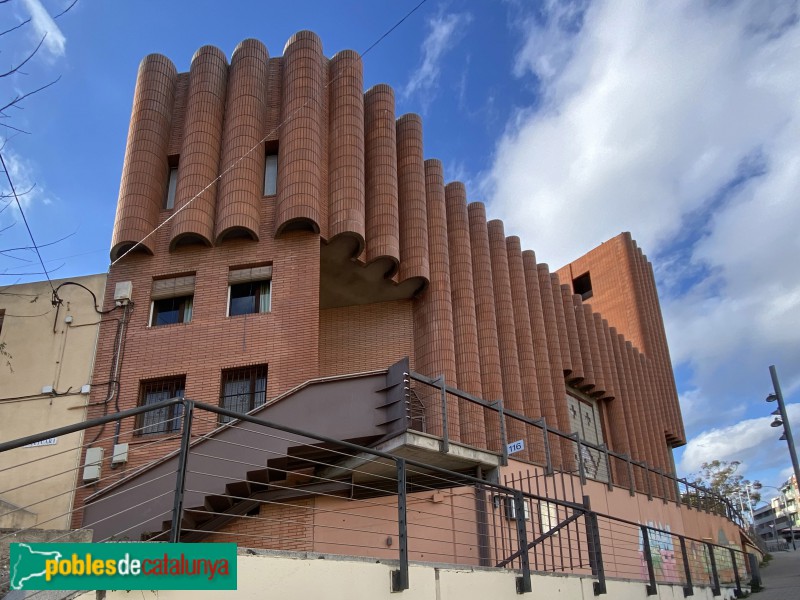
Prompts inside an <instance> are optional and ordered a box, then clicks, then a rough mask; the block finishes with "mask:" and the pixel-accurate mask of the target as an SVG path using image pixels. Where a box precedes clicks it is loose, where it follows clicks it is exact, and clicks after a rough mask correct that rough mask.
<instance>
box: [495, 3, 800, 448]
mask: <svg viewBox="0 0 800 600" xmlns="http://www.w3.org/2000/svg"><path fill="white" fill-rule="evenodd" d="M518 27H522V28H523V30H524V32H525V36H526V37H525V38H524V40H523V44H522V50H521V51H520V53H519V55H518V56H517V61H516V68H515V73H516V74H517V75H518V76H519V77H521V78H523V81H524V80H525V78H530V80H531V82H532V83H533V84H535V85H536V86H538V88H537V89H539V91H540V92H541V94H542V97H541V103H540V105H539V106H537V107H536V108H535V109H533V108H528V107H521V108H520V109H519V110H518V111H517V112H516V114H515V115H514V117H513V118H512V119H511V120H510V122H509V123H508V125H507V129H506V131H505V132H504V134H503V135H502V137H501V139H500V140H499V142H498V145H497V148H496V152H495V157H494V162H493V165H492V168H491V171H490V173H489V175H488V178H487V181H486V183H485V190H486V192H487V194H488V196H489V198H490V204H491V212H492V213H493V215H496V216H498V217H501V218H503V219H505V221H506V223H507V224H508V230H509V234H517V235H520V236H521V237H522V238H523V241H524V243H525V245H526V246H527V247H531V248H534V249H535V250H536V251H537V256H539V257H540V259H541V260H545V261H548V262H550V263H551V264H552V265H553V266H554V267H558V266H561V265H562V264H564V263H566V262H569V261H570V260H573V259H574V258H576V257H577V256H580V255H581V254H583V253H584V252H586V251H588V250H590V249H591V248H593V247H595V246H597V245H598V244H600V243H601V242H603V241H605V240H606V239H608V238H610V237H613V236H614V235H616V234H618V233H619V232H620V231H626V230H628V231H631V232H632V233H633V235H634V237H635V238H636V239H637V240H638V241H639V242H640V245H641V246H642V247H643V248H644V250H645V251H646V252H647V253H648V255H649V256H650V257H651V260H653V261H654V263H655V266H656V271H657V276H658V279H659V284H660V286H661V292H662V308H663V311H664V316H665V320H666V323H667V329H668V337H669V339H670V345H671V350H672V358H673V361H674V362H675V363H676V364H677V363H687V364H688V366H689V368H690V370H691V372H692V373H693V378H692V381H691V382H690V388H691V389H690V391H689V393H684V395H683V400H684V401H688V404H687V405H686V406H685V408H687V409H688V410H687V413H688V416H689V419H688V420H687V424H689V421H691V425H692V426H693V427H694V428H700V427H703V426H704V425H707V424H708V420H707V419H708V418H709V416H710V415H714V414H716V415H717V421H716V422H717V423H718V424H719V425H720V427H721V426H723V425H725V424H728V423H732V422H733V421H735V420H736V419H740V418H742V412H743V408H744V407H745V403H748V402H749V403H752V402H760V401H761V399H762V398H763V396H764V395H765V394H766V393H767V392H768V391H769V389H770V387H771V386H770V381H769V376H768V373H767V366H768V365H769V364H777V365H778V366H779V369H780V370H781V377H782V380H783V382H784V387H785V388H786V389H789V390H795V389H798V387H799V386H800V343H798V332H800V268H798V267H797V259H798V257H799V256H800V236H798V235H797V223H800V202H798V201H797V197H798V190H800V102H799V101H798V97H799V96H798V90H800V70H798V69H797V66H796V65H798V64H800V25H798V14H797V3H796V2H794V1H788V0H787V1H781V0H772V1H765V2H759V3H751V2H746V1H745V0H738V1H737V0H731V1H729V2H695V1H694V0H661V1H654V2H646V3H643V2H632V1H629V2H619V1H611V0H595V1H594V2H592V3H591V4H590V5H588V6H586V4H585V3H583V2H567V3H563V2H555V1H554V0H553V1H552V2H550V3H549V4H548V5H547V6H546V8H545V12H544V16H542V15H537V16H536V17H535V18H528V19H522V20H521V21H520V22H519V23H518ZM693 402H694V405H693V404H692V403H693ZM701 402H702V403H704V404H702V405H701V404H700V403H701ZM731 407H733V408H734V409H735V410H732V409H731ZM767 432H769V427H767ZM689 433H690V434H691V433H692V431H689ZM742 433H743V434H744V435H743V439H745V440H747V439H750V438H749V434H747V432H742ZM701 435H702V434H701ZM716 440H717V438H714V437H708V436H706V437H704V438H703V439H702V441H703V445H702V446H698V445H697V444H695V445H694V446H692V444H690V447H691V448H690V449H692V451H693V452H700V449H701V448H705V449H706V450H708V451H711V450H714V449H715V448H716V447H715V446H714V443H716ZM727 441H729V440H727ZM712 442H713V443H712ZM719 442H720V443H724V442H726V440H719ZM687 451H688V450H687ZM705 458H706V459H708V460H710V459H714V458H723V457H722V456H715V455H712V454H708V455H707V456H706V457H705ZM687 460H690V461H693V462H695V463H696V462H697V460H696V459H694V458H693V455H691V454H690V455H689V458H688V459H687ZM701 462H702V461H701Z"/></svg>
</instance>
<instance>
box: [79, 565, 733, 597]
mask: <svg viewBox="0 0 800 600" xmlns="http://www.w3.org/2000/svg"><path fill="white" fill-rule="evenodd" d="M325 558H326V560H320V559H319V558H318V557H317V556H312V557H292V556H281V555H265V556H239V562H238V589H237V590H236V591H230V592H199V591H157V592H154V591H143V592H135V593H136V597H137V598H138V597H139V594H141V597H142V598H144V599H146V600H149V599H150V598H159V599H162V600H183V599H184V598H186V599H187V600H188V599H192V600H193V599H195V598H237V599H241V600H245V599H251V598H252V599H253V600H256V599H261V598H265V597H275V598H281V599H283V600H295V599H296V600H308V599H312V598H326V599H328V600H375V599H378V598H386V599H387V600H388V599H389V598H402V600H487V599H491V600H516V599H518V598H525V597H527V595H526V596H519V595H518V594H517V593H516V588H515V581H514V580H515V577H516V576H517V574H516V573H515V572H513V571H508V570H505V569H502V570H501V569H497V570H494V569H492V570H489V569H470V568H462V569H453V568H436V567H433V566H428V565H419V564H417V565H411V567H410V569H409V583H410V585H409V589H407V590H405V591H404V592H402V593H401V594H392V593H391V591H390V589H391V588H390V576H391V572H392V570H394V569H396V568H397V567H396V566H394V565H392V564H384V563H380V562H375V561H374V560H358V559H331V557H325ZM532 580H533V581H532V584H533V585H532V587H533V590H534V592H533V593H532V594H530V595H529V596H530V597H535V598H569V599H570V600H573V599H575V598H594V597H595V596H594V593H593V591H592V582H593V580H592V579H590V578H586V577H569V576H560V575H533V576H532ZM607 584H608V594H607V596H605V597H607V598H615V599H617V600H644V598H647V596H646V595H645V585H644V583H641V582H627V581H608V582H607ZM722 593H723V596H721V597H723V598H728V597H732V596H733V594H732V592H731V590H730V589H728V590H726V589H725V588H723V592H722ZM130 597H131V593H130V592H126V591H117V592H108V593H107V594H106V599H107V600H128V599H129V598H130ZM657 597H658V598H668V599H672V598H675V599H680V600H683V597H684V596H683V590H682V588H681V587H680V586H669V585H659V586H658V596H657ZM78 598H79V599H80V600H94V598H95V592H87V593H85V594H83V595H82V596H79V597H78ZM694 598H695V599H697V600H713V596H712V594H711V590H710V588H700V587H695V594H694Z"/></svg>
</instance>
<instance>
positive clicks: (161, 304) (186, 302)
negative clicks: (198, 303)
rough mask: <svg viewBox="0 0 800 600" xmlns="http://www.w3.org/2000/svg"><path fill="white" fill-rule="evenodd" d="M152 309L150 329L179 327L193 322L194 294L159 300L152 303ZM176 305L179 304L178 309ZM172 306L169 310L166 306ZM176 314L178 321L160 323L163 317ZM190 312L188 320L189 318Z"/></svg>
mask: <svg viewBox="0 0 800 600" xmlns="http://www.w3.org/2000/svg"><path fill="white" fill-rule="evenodd" d="M151 303H152V304H151V309H150V327H163V326H164V325H178V324H184V323H191V322H192V315H193V313H194V294H191V295H186V296H172V297H169V298H159V299H157V300H152V301H151ZM175 303H178V305H177V307H176V306H175ZM168 304H169V305H172V307H171V308H167V307H166V305H168ZM171 312H175V313H176V320H174V321H172V320H171V321H167V322H164V321H163V319H162V322H160V323H159V319H160V318H161V317H162V315H165V314H168V313H171ZM187 312H188V317H189V318H188V319H187V318H186V317H187Z"/></svg>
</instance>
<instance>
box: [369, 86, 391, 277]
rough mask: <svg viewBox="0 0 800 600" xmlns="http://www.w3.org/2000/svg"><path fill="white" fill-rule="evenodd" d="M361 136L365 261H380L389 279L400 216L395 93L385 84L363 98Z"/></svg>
mask: <svg viewBox="0 0 800 600" xmlns="http://www.w3.org/2000/svg"><path fill="white" fill-rule="evenodd" d="M364 134H365V136H366V141H365V143H364V155H365V176H366V186H367V187H366V190H367V192H366V194H367V195H366V219H367V221H366V232H367V262H370V263H371V262H373V261H376V260H378V259H383V260H384V261H385V262H386V263H387V265H386V274H387V276H389V277H391V276H393V275H394V274H395V273H396V272H397V268H398V265H399V262H400V217H399V209H398V205H397V134H396V130H395V121H394V91H393V90H392V88H391V87H389V86H388V85H386V84H379V85H376V86H374V87H372V88H370V89H369V90H367V93H366V94H365V96H364Z"/></svg>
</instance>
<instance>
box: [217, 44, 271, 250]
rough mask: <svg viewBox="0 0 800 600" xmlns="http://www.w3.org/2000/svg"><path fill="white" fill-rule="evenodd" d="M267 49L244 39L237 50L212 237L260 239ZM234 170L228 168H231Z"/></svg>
mask: <svg viewBox="0 0 800 600" xmlns="http://www.w3.org/2000/svg"><path fill="white" fill-rule="evenodd" d="M268 62H269V54H268V53H267V48H266V47H265V46H264V44H262V43H261V42H259V41H258V40H244V41H243V42H242V43H240V44H239V45H238V46H237V47H236V50H235V51H234V52H233V58H231V67H230V75H229V81H228V98H227V100H226V102H225V107H226V108H225V124H224V126H223V134H222V163H221V167H222V170H223V171H224V172H223V174H222V178H221V179H220V184H219V200H218V201H217V219H216V227H215V230H214V232H215V233H214V238H215V240H216V242H217V243H220V242H222V241H223V240H224V239H225V238H226V237H227V236H229V235H233V236H236V237H240V234H244V235H246V236H247V237H249V238H251V239H253V240H258V230H259V225H260V214H261V197H262V196H263V193H264V189H263V188H264V185H263V183H264V150H263V148H262V147H258V148H256V149H255V150H253V147H254V146H256V145H258V144H259V143H260V142H261V138H262V137H263V133H262V132H263V131H264V118H265V117H266V112H267V110H266V98H267V77H268V72H267V65H268ZM229 168H230V170H228V169H229Z"/></svg>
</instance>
